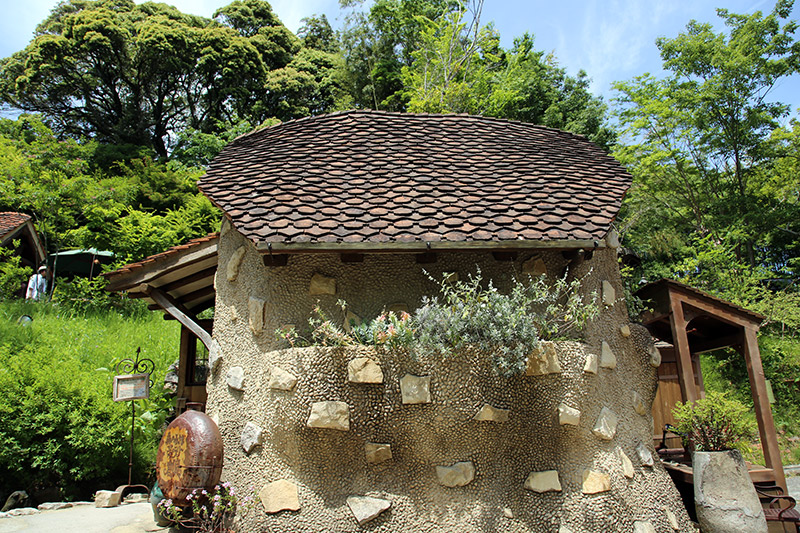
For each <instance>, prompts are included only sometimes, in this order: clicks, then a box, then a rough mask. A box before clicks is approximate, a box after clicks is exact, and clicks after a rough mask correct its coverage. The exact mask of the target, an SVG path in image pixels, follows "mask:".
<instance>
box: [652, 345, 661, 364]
mask: <svg viewBox="0 0 800 533" xmlns="http://www.w3.org/2000/svg"><path fill="white" fill-rule="evenodd" d="M650 366H652V367H654V368H658V367H659V366H661V352H659V351H658V348H656V346H655V344H654V345H653V346H652V348H650Z"/></svg>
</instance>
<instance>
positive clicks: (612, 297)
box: [603, 280, 617, 307]
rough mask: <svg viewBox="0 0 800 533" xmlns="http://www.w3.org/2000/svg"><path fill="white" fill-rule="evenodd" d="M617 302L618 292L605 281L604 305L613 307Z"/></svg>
mask: <svg viewBox="0 0 800 533" xmlns="http://www.w3.org/2000/svg"><path fill="white" fill-rule="evenodd" d="M616 301H617V291H616V290H615V289H614V286H613V285H612V284H611V282H610V281H607V280H603V305H605V306H606V307H611V306H612V305H614V303H615V302H616Z"/></svg>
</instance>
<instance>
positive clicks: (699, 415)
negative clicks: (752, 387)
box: [672, 392, 756, 452]
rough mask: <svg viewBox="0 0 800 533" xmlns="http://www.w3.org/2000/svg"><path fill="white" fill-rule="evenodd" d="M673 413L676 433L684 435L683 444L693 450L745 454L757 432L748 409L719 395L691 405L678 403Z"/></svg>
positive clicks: (713, 395) (710, 394)
mask: <svg viewBox="0 0 800 533" xmlns="http://www.w3.org/2000/svg"><path fill="white" fill-rule="evenodd" d="M672 414H673V416H674V417H675V419H676V420H677V422H678V424H677V426H676V429H677V431H678V432H680V433H682V434H684V435H685V437H684V439H685V442H684V445H687V444H689V443H691V444H693V445H694V449H695V450H696V451H701V452H713V451H721V450H739V451H742V452H747V451H748V450H749V441H750V440H752V439H753V437H754V436H755V432H756V426H755V422H754V420H753V417H752V415H751V414H750V412H749V410H748V409H747V407H746V406H745V405H744V404H742V403H740V402H737V401H736V400H732V399H729V398H728V397H727V396H726V395H725V394H724V393H720V392H709V393H708V394H707V395H706V397H705V398H702V399H700V400H697V401H696V402H694V403H689V402H686V403H681V402H678V403H677V404H676V405H675V407H674V408H673V409H672Z"/></svg>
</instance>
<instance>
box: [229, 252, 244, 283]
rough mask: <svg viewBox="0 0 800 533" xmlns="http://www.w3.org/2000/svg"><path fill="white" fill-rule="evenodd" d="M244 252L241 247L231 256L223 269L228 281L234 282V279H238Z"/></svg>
mask: <svg viewBox="0 0 800 533" xmlns="http://www.w3.org/2000/svg"><path fill="white" fill-rule="evenodd" d="M246 251H247V248H246V247H245V246H244V245H242V246H240V247H238V248H237V249H236V250H235V251H234V252H233V253H232V254H231V258H230V259H228V264H227V266H226V267H225V274H226V275H227V278H228V281H236V278H238V277H239V270H240V268H241V266H242V260H243V259H244V254H245V252H246Z"/></svg>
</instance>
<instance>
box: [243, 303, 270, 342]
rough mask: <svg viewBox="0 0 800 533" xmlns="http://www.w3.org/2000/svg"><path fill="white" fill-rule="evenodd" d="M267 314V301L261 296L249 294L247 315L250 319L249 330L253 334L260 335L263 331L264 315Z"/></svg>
mask: <svg viewBox="0 0 800 533" xmlns="http://www.w3.org/2000/svg"><path fill="white" fill-rule="evenodd" d="M266 314H267V302H266V300H262V299H261V298H256V297H254V296H251V297H250V299H249V300H247V316H248V320H249V321H250V330H251V331H252V332H253V333H254V334H255V335H261V333H262V332H263V331H264V326H265V322H266V320H265V317H266Z"/></svg>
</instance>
